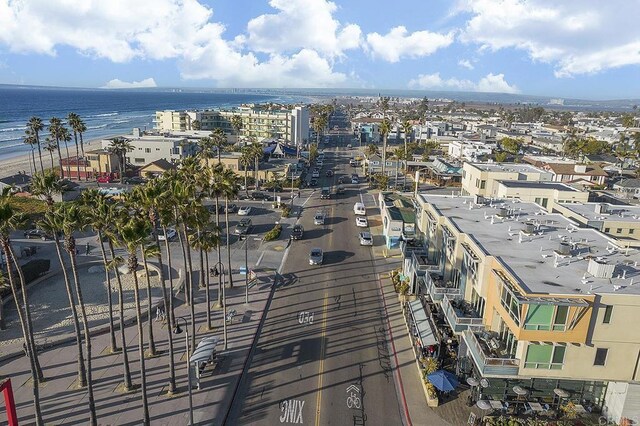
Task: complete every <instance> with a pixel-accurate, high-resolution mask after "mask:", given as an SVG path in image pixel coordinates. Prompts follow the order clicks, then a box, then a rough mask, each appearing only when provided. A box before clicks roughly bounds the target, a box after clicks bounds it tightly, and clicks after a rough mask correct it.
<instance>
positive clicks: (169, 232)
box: [156, 228, 178, 241]
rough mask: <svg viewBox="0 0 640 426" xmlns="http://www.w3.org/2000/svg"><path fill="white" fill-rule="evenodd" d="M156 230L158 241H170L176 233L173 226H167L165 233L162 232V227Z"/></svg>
mask: <svg viewBox="0 0 640 426" xmlns="http://www.w3.org/2000/svg"><path fill="white" fill-rule="evenodd" d="M156 232H157V233H158V241H166V240H169V241H171V240H172V239H174V238H175V237H176V235H178V233H177V232H176V230H175V229H173V228H167V235H165V234H164V230H163V229H162V228H160V229H158V230H156Z"/></svg>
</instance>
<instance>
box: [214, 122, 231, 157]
mask: <svg viewBox="0 0 640 426" xmlns="http://www.w3.org/2000/svg"><path fill="white" fill-rule="evenodd" d="M210 138H211V143H212V144H213V146H214V147H215V148H216V149H217V151H218V162H220V161H221V157H222V155H221V154H222V151H224V149H225V147H226V146H227V144H228V143H227V135H225V134H224V131H223V130H222V129H221V128H219V127H218V128H216V129H214V130H213V131H212V132H211V135H210Z"/></svg>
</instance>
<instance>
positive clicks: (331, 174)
mask: <svg viewBox="0 0 640 426" xmlns="http://www.w3.org/2000/svg"><path fill="white" fill-rule="evenodd" d="M325 174H326V175H327V177H331V176H333V170H327V173H325Z"/></svg>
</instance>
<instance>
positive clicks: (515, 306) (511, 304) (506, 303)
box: [500, 285, 520, 326]
mask: <svg viewBox="0 0 640 426" xmlns="http://www.w3.org/2000/svg"><path fill="white" fill-rule="evenodd" d="M500 301H501V302H502V307H503V308H505V309H506V310H507V312H508V313H509V316H510V317H511V319H513V320H514V321H515V323H516V325H518V326H520V303H519V302H518V299H517V298H516V297H515V296H514V295H513V294H512V293H511V292H510V291H509V289H508V288H507V286H506V285H505V286H503V287H502V297H501V300H500Z"/></svg>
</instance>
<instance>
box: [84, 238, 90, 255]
mask: <svg viewBox="0 0 640 426" xmlns="http://www.w3.org/2000/svg"><path fill="white" fill-rule="evenodd" d="M90 253H91V246H90V245H89V241H87V244H85V246H84V254H85V255H87V256H89V254H90Z"/></svg>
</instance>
